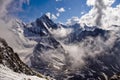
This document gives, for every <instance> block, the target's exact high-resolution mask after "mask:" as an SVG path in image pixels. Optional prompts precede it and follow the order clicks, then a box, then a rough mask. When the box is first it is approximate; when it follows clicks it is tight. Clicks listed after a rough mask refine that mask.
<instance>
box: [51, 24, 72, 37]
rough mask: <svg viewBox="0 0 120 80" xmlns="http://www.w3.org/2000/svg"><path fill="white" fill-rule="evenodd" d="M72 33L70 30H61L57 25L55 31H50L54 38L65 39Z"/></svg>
mask: <svg viewBox="0 0 120 80" xmlns="http://www.w3.org/2000/svg"><path fill="white" fill-rule="evenodd" d="M71 32H72V29H71V28H68V29H66V28H63V27H62V26H61V25H59V28H58V29H56V30H52V34H53V35H54V36H55V37H56V38H65V37H67V36H68V35H69V34H70V33H71Z"/></svg>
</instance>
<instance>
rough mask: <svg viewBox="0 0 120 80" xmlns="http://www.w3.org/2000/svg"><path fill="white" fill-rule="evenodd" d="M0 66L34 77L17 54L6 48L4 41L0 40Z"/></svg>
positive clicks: (33, 73)
mask: <svg viewBox="0 0 120 80" xmlns="http://www.w3.org/2000/svg"><path fill="white" fill-rule="evenodd" d="M0 64H3V65H5V66H7V67H8V68H10V69H12V70H13V71H15V72H19V73H25V74H28V75H35V74H36V73H35V72H33V71H32V70H31V69H30V68H29V67H28V66H27V65H25V64H24V63H23V62H22V61H21V60H20V58H19V56H18V54H17V53H15V52H14V51H13V49H12V48H11V47H10V46H8V44H7V43H6V41H5V40H4V39H1V38H0Z"/></svg>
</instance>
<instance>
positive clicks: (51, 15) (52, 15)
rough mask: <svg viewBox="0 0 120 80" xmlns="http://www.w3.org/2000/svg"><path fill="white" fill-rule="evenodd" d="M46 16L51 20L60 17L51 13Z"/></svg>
mask: <svg viewBox="0 0 120 80" xmlns="http://www.w3.org/2000/svg"><path fill="white" fill-rule="evenodd" d="M46 15H47V16H48V18H49V19H53V20H56V19H57V17H58V16H56V15H54V14H52V13H50V12H47V13H46Z"/></svg>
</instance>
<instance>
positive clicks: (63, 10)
mask: <svg viewBox="0 0 120 80" xmlns="http://www.w3.org/2000/svg"><path fill="white" fill-rule="evenodd" d="M57 11H58V12H60V13H62V12H65V9H64V8H63V7H61V8H57Z"/></svg>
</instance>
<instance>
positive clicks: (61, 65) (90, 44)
mask: <svg viewBox="0 0 120 80" xmlns="http://www.w3.org/2000/svg"><path fill="white" fill-rule="evenodd" d="M12 30H13V33H14V34H15V35H17V37H19V40H20V42H22V43H19V44H20V45H19V44H18V45H19V46H21V45H22V47H24V50H23V51H22V52H20V51H18V54H17V53H15V52H14V51H13V49H12V48H11V47H9V46H8V45H9V43H8V44H7V43H6V42H5V40H3V39H0V43H1V44H0V63H1V64H2V65H5V66H7V67H8V68H10V69H11V70H13V71H15V72H18V73H24V74H27V75H36V76H40V74H39V73H41V74H43V75H45V76H50V77H52V78H54V79H56V80H119V79H120V77H119V74H120V60H119V57H120V54H119V52H120V36H119V35H120V33H119V31H114V30H105V29H102V28H99V27H97V26H92V27H91V26H87V25H84V27H81V25H80V24H78V23H76V24H74V25H69V26H68V25H63V24H59V23H57V24H56V23H54V22H53V21H52V20H51V19H49V18H48V16H47V15H43V16H42V17H40V18H38V19H36V21H35V22H31V23H28V24H25V23H23V22H21V21H16V24H15V25H14V26H13V27H12ZM18 42H19V41H18ZM25 50H26V51H25ZM16 52H17V50H16ZM19 57H20V58H19ZM25 60H27V61H25ZM23 62H25V63H23ZM27 65H28V66H27ZM31 68H32V69H31ZM41 77H42V76H41ZM42 78H44V77H42ZM3 80H4V79H3Z"/></svg>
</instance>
